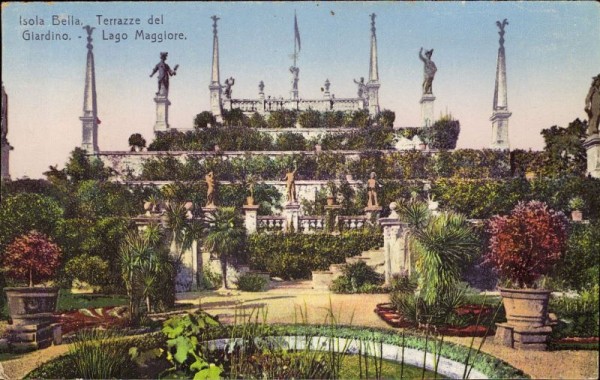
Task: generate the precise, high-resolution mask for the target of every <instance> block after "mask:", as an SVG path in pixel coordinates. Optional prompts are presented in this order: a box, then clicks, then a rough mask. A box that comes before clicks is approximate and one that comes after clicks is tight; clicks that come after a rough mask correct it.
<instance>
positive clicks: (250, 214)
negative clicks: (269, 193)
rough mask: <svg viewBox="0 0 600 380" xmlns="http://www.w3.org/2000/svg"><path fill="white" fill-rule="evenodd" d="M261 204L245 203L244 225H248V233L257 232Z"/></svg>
mask: <svg viewBox="0 0 600 380" xmlns="http://www.w3.org/2000/svg"><path fill="white" fill-rule="evenodd" d="M258 207H259V206H254V205H252V206H250V205H244V207H243V209H244V225H245V226H246V232H247V233H248V235H250V234H253V233H255V232H256V227H257V215H258Z"/></svg>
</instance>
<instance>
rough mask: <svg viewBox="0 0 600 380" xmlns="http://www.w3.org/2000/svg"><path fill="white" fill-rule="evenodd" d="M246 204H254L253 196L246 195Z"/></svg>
mask: <svg viewBox="0 0 600 380" xmlns="http://www.w3.org/2000/svg"><path fill="white" fill-rule="evenodd" d="M246 205H248V206H254V197H246Z"/></svg>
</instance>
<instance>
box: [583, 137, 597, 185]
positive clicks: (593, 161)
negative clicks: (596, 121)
mask: <svg viewBox="0 0 600 380" xmlns="http://www.w3.org/2000/svg"><path fill="white" fill-rule="evenodd" d="M583 146H584V147H585V149H586V151H587V172H588V174H589V175H591V176H592V177H594V178H600V135H599V134H597V133H594V134H593V135H591V136H589V137H588V138H587V139H586V140H585V141H584V142H583Z"/></svg>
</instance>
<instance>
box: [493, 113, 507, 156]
mask: <svg viewBox="0 0 600 380" xmlns="http://www.w3.org/2000/svg"><path fill="white" fill-rule="evenodd" d="M510 115H512V113H510V112H508V111H504V110H495V111H494V113H493V114H492V117H490V121H491V122H492V143H491V145H490V148H491V149H502V150H505V149H510V146H509V144H508V118H509V117H510Z"/></svg>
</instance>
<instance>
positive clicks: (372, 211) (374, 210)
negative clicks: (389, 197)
mask: <svg viewBox="0 0 600 380" xmlns="http://www.w3.org/2000/svg"><path fill="white" fill-rule="evenodd" d="M382 209H383V207H381V206H367V207H365V208H364V210H365V215H366V216H367V222H369V223H370V222H372V221H373V220H377V219H379V214H380V213H381V210H382Z"/></svg>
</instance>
